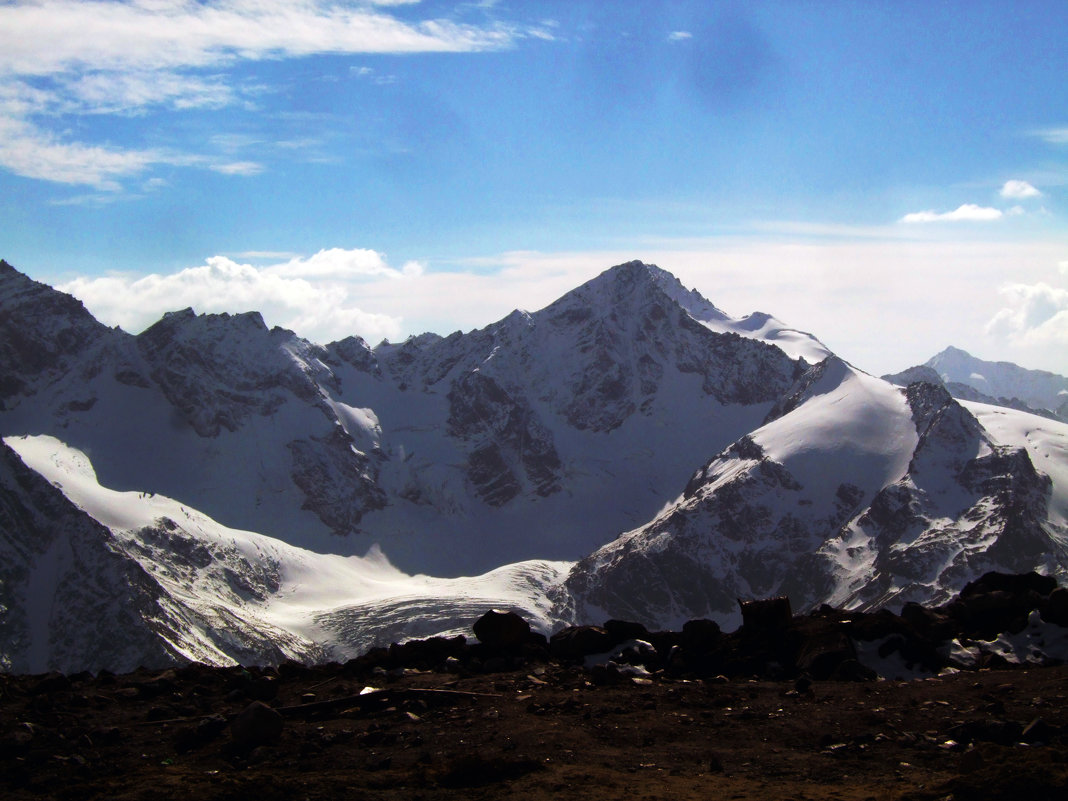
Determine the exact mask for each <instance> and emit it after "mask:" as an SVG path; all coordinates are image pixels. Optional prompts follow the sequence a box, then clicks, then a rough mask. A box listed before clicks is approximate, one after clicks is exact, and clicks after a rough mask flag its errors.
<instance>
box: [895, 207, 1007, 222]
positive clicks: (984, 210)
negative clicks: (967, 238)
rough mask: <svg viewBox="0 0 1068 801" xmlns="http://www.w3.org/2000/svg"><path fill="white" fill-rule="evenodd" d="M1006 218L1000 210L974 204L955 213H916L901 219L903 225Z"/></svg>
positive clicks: (956, 209) (954, 211)
mask: <svg viewBox="0 0 1068 801" xmlns="http://www.w3.org/2000/svg"><path fill="white" fill-rule="evenodd" d="M1003 216H1004V214H1003V213H1002V211H1001V210H1000V209H995V208H990V207H989V206H977V205H975V204H974V203H965V204H964V205H962V206H958V207H957V208H955V209H954V210H953V211H943V212H938V211H914V212H912V213H911V214H906V215H905V216H904V217H902V218H901V222H903V223H935V222H988V221H990V220H999V219H1001V218H1002V217H1003Z"/></svg>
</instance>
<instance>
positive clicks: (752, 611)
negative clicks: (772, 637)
mask: <svg viewBox="0 0 1068 801" xmlns="http://www.w3.org/2000/svg"><path fill="white" fill-rule="evenodd" d="M738 606H740V607H741V610H742V626H744V627H745V628H747V629H783V628H786V627H787V626H789V625H790V621H791V620H792V619H793V612H792V610H791V609H790V599H789V598H786V597H785V596H780V597H778V598H765V599H762V600H759V601H743V600H741V599H740V598H739V599H738Z"/></svg>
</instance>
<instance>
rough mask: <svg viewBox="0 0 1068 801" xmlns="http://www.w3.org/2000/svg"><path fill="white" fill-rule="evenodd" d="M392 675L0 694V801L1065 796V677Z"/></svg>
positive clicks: (97, 681)
mask: <svg viewBox="0 0 1068 801" xmlns="http://www.w3.org/2000/svg"><path fill="white" fill-rule="evenodd" d="M401 673H402V671H393V674H392V675H390V674H387V673H385V672H384V671H383V670H381V669H379V670H377V671H374V672H371V671H364V670H355V669H354V668H352V667H351V666H348V667H343V666H340V665H332V666H325V667H319V668H302V667H299V666H296V665H285V666H282V667H281V668H280V669H278V670H275V669H270V668H268V669H263V670H260V669H251V670H247V669H243V668H228V669H211V668H205V667H201V666H190V667H185V668H179V669H175V670H169V671H165V672H155V673H153V672H147V671H141V672H138V673H134V674H131V675H127V676H113V675H111V674H107V673H104V674H102V675H100V676H96V677H93V676H90V675H88V674H85V675H81V676H73V677H65V676H60V675H58V674H53V675H48V676H38V677H16V676H0V710H2V713H0V797H4V798H8V799H39V798H64V799H67V798H69V799H91V798H109V799H131V801H132V800H134V799H137V801H163V800H164V799H165V798H166V796H167V795H168V794H172V793H173V794H179V793H180V794H181V795H182V797H188V798H196V799H223V798H255V799H258V801H272V800H273V799H280V800H281V799H286V801H291V800H293V801H300V800H301V799H313V800H314V799H330V800H331V801H336V800H337V799H383V800H385V799H439V798H453V797H457V798H465V799H467V798H470V799H498V798H511V797H516V798H525V799H541V798H546V799H547V798H553V799H560V798H582V799H600V798H619V797H626V798H631V799H640V800H641V801H651V800H652V799H708V798H722V799H772V798H774V799H798V800H800V799H842V801H850V800H852V799H858V800H861V799H864V800H866V799H878V800H880V801H881V800H882V799H910V801H920V800H921V799H950V798H952V799H1009V798H1012V799H1014V801H1015V799H1019V798H1025V799H1028V801H1040V800H1041V799H1063V798H1066V797H1068V705H1066V698H1068V667H1046V668H1031V669H1016V670H1000V671H980V672H974V673H959V674H955V675H952V676H946V677H941V678H935V679H927V680H915V681H910V682H892V681H875V682H814V683H812V684H811V685H810V686H806V685H807V682H805V681H802V682H800V683H795V682H769V681H749V680H744V679H743V680H731V681H726V680H723V679H714V680H704V681H695V680H689V681H687V680H684V679H679V678H668V677H666V676H663V675H659V676H657V675H654V676H653V677H651V678H638V679H633V678H623V679H620V678H616V679H614V681H613V682H611V683H607V684H600V683H594V681H593V680H592V679H594V678H596V677H594V676H592V675H591V674H590V673H588V672H586V671H585V670H583V669H581V668H578V667H573V666H567V665H565V664H561V663H559V662H553V661H550V662H548V663H544V664H530V665H527V666H524V667H523V668H522V669H519V670H513V671H508V672H499V673H480V674H472V675H459V674H453V673H445V672H419V671H413V670H407V671H403V675H400V674H401ZM367 688H373V689H367ZM361 692H362V693H363V694H362V695H361ZM256 699H260V704H262V705H260V704H257V703H255V701H256Z"/></svg>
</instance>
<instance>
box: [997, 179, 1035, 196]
mask: <svg viewBox="0 0 1068 801" xmlns="http://www.w3.org/2000/svg"><path fill="white" fill-rule="evenodd" d="M1001 196H1002V197H1007V198H1013V199H1014V200H1023V199H1025V198H1030V197H1042V193H1041V192H1039V191H1038V190H1037V189H1035V187H1034V186H1032V185H1031V184H1029V183H1028V182H1027V181H1020V180H1016V179H1014V180H1011V181H1006V182H1005V183H1004V185H1002V187H1001Z"/></svg>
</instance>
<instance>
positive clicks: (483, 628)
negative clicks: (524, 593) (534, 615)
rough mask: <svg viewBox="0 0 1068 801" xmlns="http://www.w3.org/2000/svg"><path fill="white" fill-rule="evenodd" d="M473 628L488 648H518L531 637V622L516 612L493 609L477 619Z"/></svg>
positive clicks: (479, 639)
mask: <svg viewBox="0 0 1068 801" xmlns="http://www.w3.org/2000/svg"><path fill="white" fill-rule="evenodd" d="M472 629H473V630H474V632H475V636H476V637H477V638H478V641H479V642H480V643H482V644H483V645H485V646H486V647H487V648H494V649H502V648H518V647H520V646H521V645H523V643H525V642H526V641H527V640H528V639H529V637H530V624H529V623H527V621H525V620H523V618H521V617H520V616H519V615H517V614H516V613H515V612H509V611H507V610H503V609H491V610H490V611H488V612H486V614H484V615H483V616H482V617H480V618H479V619H478V620H476V621H475V623H474V625H473V626H472Z"/></svg>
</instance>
